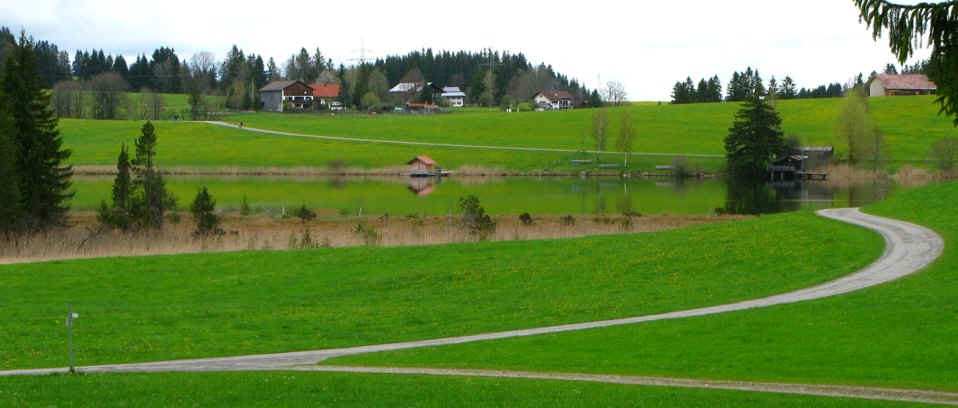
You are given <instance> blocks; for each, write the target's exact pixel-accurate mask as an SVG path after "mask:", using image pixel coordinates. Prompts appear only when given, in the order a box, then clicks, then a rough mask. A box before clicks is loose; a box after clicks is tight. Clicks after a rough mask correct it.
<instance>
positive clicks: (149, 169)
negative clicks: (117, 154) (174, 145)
mask: <svg viewBox="0 0 958 408" xmlns="http://www.w3.org/2000/svg"><path fill="white" fill-rule="evenodd" d="M141 132H142V134H141V136H140V137H139V138H137V139H136V152H135V156H134V159H133V161H132V164H133V172H134V173H135V174H136V178H135V179H134V180H133V194H132V198H131V204H130V212H131V214H132V215H133V218H134V220H135V221H136V222H137V223H138V224H140V226H142V227H145V228H154V229H160V228H162V227H163V216H164V215H165V214H166V212H167V211H168V210H170V209H173V208H175V207H176V198H175V197H173V195H172V194H170V193H169V192H167V191H166V183H165V182H164V181H163V176H162V175H161V174H160V172H159V170H157V168H156V163H155V162H154V160H153V158H154V157H155V156H156V143H157V137H156V129H155V128H154V127H153V124H152V123H151V122H149V121H147V122H146V123H145V124H144V125H143V128H142V130H141Z"/></svg>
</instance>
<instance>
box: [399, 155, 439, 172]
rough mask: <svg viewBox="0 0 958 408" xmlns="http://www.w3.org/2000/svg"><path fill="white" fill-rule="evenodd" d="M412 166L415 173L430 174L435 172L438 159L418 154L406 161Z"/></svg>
mask: <svg viewBox="0 0 958 408" xmlns="http://www.w3.org/2000/svg"><path fill="white" fill-rule="evenodd" d="M406 164H408V165H409V166H410V169H409V170H410V171H411V172H412V173H411V174H413V175H430V174H433V173H434V172H435V169H436V161H435V160H433V159H431V158H429V157H428V156H416V157H413V158H412V160H409V161H408V162H406Z"/></svg>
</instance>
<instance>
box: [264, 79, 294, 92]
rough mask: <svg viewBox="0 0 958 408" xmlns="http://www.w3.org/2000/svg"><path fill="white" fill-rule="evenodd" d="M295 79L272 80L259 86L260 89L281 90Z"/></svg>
mask: <svg viewBox="0 0 958 408" xmlns="http://www.w3.org/2000/svg"><path fill="white" fill-rule="evenodd" d="M296 82H297V81H273V82H270V83H268V84H266V86H264V87H262V88H260V91H282V90H284V89H286V87H288V86H290V85H292V84H295V83H296Z"/></svg>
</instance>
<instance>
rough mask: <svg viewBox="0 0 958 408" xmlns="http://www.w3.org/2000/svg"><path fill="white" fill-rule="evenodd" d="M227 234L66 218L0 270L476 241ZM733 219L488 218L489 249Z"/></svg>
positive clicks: (352, 221)
mask: <svg viewBox="0 0 958 408" xmlns="http://www.w3.org/2000/svg"><path fill="white" fill-rule="evenodd" d="M221 215H222V216H223V222H222V228H223V230H224V231H225V234H223V235H221V236H215V237H196V236H194V235H193V229H194V225H193V223H192V221H190V220H188V219H187V218H185V217H184V218H183V220H182V221H181V222H178V223H167V224H166V226H165V227H164V228H163V229H162V230H160V231H142V232H121V231H113V230H107V229H103V228H101V227H100V226H98V225H97V222H96V218H95V215H94V214H93V213H87V212H78V213H74V214H72V217H71V224H72V225H70V226H68V227H63V228H58V229H55V230H52V231H48V232H44V233H37V234H32V235H28V236H17V237H11V238H10V239H8V240H2V239H0V263H23V262H36V261H48V260H61V259H73V258H98V257H112V256H143V255H161V254H183V253H198V252H226V251H244V250H251V251H257V250H294V249H308V248H316V247H321V246H323V247H348V246H360V245H379V246H413V245H436V244H448V243H459V242H471V241H476V240H477V238H476V237H475V236H472V235H470V234H469V233H468V232H467V231H466V230H465V229H464V228H462V226H461V224H460V219H459V217H456V216H430V217H420V216H381V217H349V218H346V219H342V218H340V219H329V220H318V221H312V222H306V223H304V222H302V221H300V220H299V219H296V218H280V217H269V216H241V215H239V214H236V213H226V214H221ZM742 218H744V217H742V216H733V215H721V216H718V215H715V216H713V215H703V216H671V215H661V216H649V217H639V216H631V217H630V216H625V215H600V216H595V215H583V216H543V217H533V218H532V223H531V224H529V225H526V224H524V223H523V222H522V221H520V219H519V217H515V216H500V217H493V219H494V220H495V221H496V224H497V228H496V231H495V232H494V233H492V234H491V235H490V236H488V237H487V239H488V240H490V241H507V240H535V239H555V238H574V237H584V236H591V235H603V234H623V233H642V232H652V231H662V230H667V229H674V228H679V227H684V226H689V225H697V224H704V223H711V222H720V221H731V220H739V219H742Z"/></svg>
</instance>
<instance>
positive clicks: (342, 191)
mask: <svg viewBox="0 0 958 408" xmlns="http://www.w3.org/2000/svg"><path fill="white" fill-rule="evenodd" d="M112 181H113V178H112V177H102V176H98V177H74V180H73V186H74V189H75V191H76V196H75V197H74V199H73V202H72V207H73V209H74V210H81V211H84V210H87V211H89V210H95V209H96V208H97V207H98V206H99V203H100V201H101V200H108V199H109V197H110V194H111V188H112ZM166 181H167V187H168V189H169V190H170V191H172V192H173V194H174V195H176V197H177V198H178V204H179V207H180V208H181V209H186V208H188V207H189V204H190V202H192V200H193V197H194V196H195V195H196V192H197V191H198V190H199V189H200V188H201V187H203V186H206V187H207V188H208V189H209V192H210V193H211V194H212V195H213V197H214V198H215V199H216V201H217V208H218V209H220V210H226V211H238V210H239V209H240V207H241V205H242V202H243V200H244V197H245V199H246V201H247V202H248V203H249V206H250V207H251V208H252V209H253V210H254V211H255V212H258V213H263V214H280V213H282V212H283V211H284V210H285V211H290V210H292V209H294V208H298V207H300V206H302V205H306V206H307V207H309V208H312V209H315V210H317V212H319V213H320V215H322V216H330V215H378V214H390V215H408V214H424V215H445V214H450V213H455V212H456V210H457V208H458V200H459V198H460V197H463V196H466V195H470V194H471V195H475V196H477V197H478V198H479V199H480V202H481V204H482V206H483V207H484V208H485V209H486V211H487V212H489V213H490V214H494V215H513V214H516V215H517V214H522V213H525V212H528V213H530V214H533V215H546V214H553V215H562V214H621V213H625V212H633V213H639V214H644V215H658V214H674V215H698V214H714V213H734V214H760V213H777V212H785V211H795V210H799V209H803V208H813V209H814V208H828V207H848V206H856V207H857V206H862V205H865V204H868V203H871V202H873V201H876V200H880V199H882V198H884V197H885V196H886V195H887V194H888V193H889V192H891V191H894V190H895V189H897V187H896V186H895V185H893V184H887V183H866V184H858V185H852V186H833V185H830V184H828V183H822V182H804V183H802V182H794V183H792V182H787V183H774V184H761V185H754V184H751V185H750V184H740V183H733V182H729V181H726V180H722V179H706V180H684V181H676V180H670V179H659V180H649V179H619V178H576V177H541V178H537V177H504V178H480V177H460V178H456V177H453V178H448V179H442V180H438V179H432V178H429V179H410V178H405V177H246V176H239V177H223V176H216V177H212V176H211V177H205V176H173V177H167V178H166Z"/></svg>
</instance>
